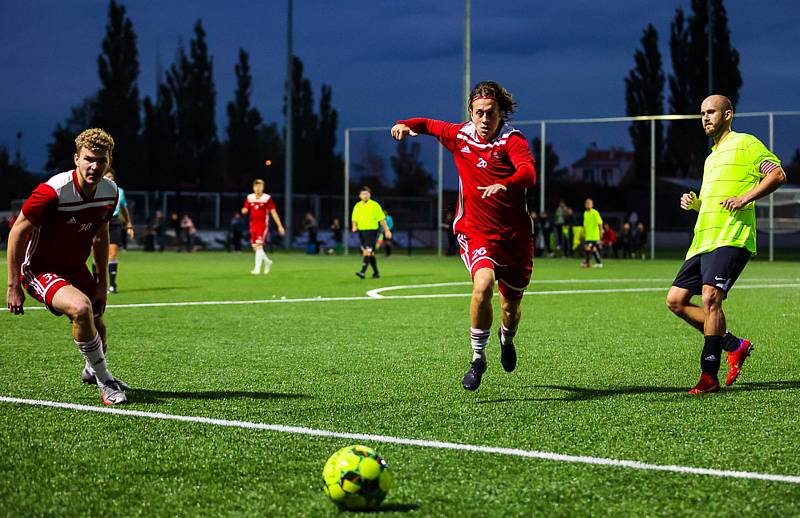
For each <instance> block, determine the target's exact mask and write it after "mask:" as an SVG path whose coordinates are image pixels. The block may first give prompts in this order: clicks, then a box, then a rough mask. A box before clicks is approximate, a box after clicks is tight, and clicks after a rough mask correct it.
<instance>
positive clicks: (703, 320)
mask: <svg viewBox="0 0 800 518" xmlns="http://www.w3.org/2000/svg"><path fill="white" fill-rule="evenodd" d="M700 115H701V120H702V124H703V129H704V130H705V133H706V135H708V136H709V137H711V138H712V139H713V140H714V146H713V147H712V148H711V154H710V155H708V157H707V158H706V162H705V165H704V167H703V185H702V187H701V189H700V195H699V196H698V195H696V194H695V193H694V192H687V193H685V194H683V195H682V196H681V200H680V204H681V208H682V209H683V210H687V211H688V210H694V211H697V212H698V215H697V223H696V224H695V226H694V238H693V239H692V244H691V246H690V247H689V251H688V252H687V253H686V260H685V262H684V263H683V266H682V267H681V269H680V270H679V271H678V274H677V276H676V277H675V281H674V282H673V283H672V287H671V288H670V289H669V293H668V294H667V307H669V309H670V310H671V311H672V312H673V313H675V314H676V315H677V316H679V317H681V318H682V319H683V320H685V321H686V322H687V323H688V324H690V325H691V326H692V327H694V328H696V329H697V330H698V331H700V332H701V333H703V335H704V337H705V341H704V346H703V352H702V354H701V355H700V369H701V374H700V381H699V382H698V383H697V385H696V386H695V387H694V388H693V389H691V390H690V391H689V394H707V393H710V392H718V391H719V389H720V384H719V380H718V379H717V374H718V372H719V366H720V359H721V356H722V351H723V349H724V350H725V351H726V352H727V360H728V377H727V379H726V381H725V384H726V385H731V384H732V383H733V382H734V381H736V378H737V377H738V376H739V372H740V371H741V369H742V365H743V364H744V361H745V360H746V359H747V357H748V356H749V355H750V352H751V351H752V350H753V344H752V343H751V342H750V341H749V340H745V339H743V338H737V337H736V336H734V335H733V334H732V333H730V332H729V331H727V330H726V325H725V314H724V313H723V311H722V301H723V300H725V298H726V297H727V295H728V292H729V291H730V289H731V287H732V286H733V284H734V283H735V282H736V279H738V277H739V275H740V274H741V273H742V270H744V267H745V265H746V264H747V261H748V260H749V259H750V256H751V255H754V254H755V253H756V214H755V201H756V200H758V199H760V198H763V197H764V196H767V195H769V194H770V193H772V192H773V191H775V190H776V189H777V188H778V187H780V186H781V185H782V184H784V183H785V182H786V174H785V173H784V171H783V169H782V168H781V162H780V160H778V158H777V157H776V156H775V155H774V154H773V153H772V152H771V151H769V150H768V149H767V148H766V147H765V146H764V144H762V143H761V141H759V140H758V139H757V138H756V137H754V136H752V135H748V134H747V133H737V132H735V131H733V130H731V123H732V121H733V105H732V104H731V101H730V99H728V98H727V97H724V96H722V95H712V96H710V97H707V98H706V99H705V100H704V101H703V103H702V105H701V107H700ZM697 294H700V295H702V307H701V306H697V305H695V304H692V303H691V298H692V296H693V295H697Z"/></svg>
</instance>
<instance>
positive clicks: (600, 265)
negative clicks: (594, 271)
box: [594, 263, 603, 268]
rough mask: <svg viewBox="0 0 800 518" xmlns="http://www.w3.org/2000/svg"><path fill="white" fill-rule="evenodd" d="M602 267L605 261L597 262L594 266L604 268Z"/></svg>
mask: <svg viewBox="0 0 800 518" xmlns="http://www.w3.org/2000/svg"><path fill="white" fill-rule="evenodd" d="M602 267H603V263H596V264H595V265H594V268H602Z"/></svg>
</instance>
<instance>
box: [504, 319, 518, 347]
mask: <svg viewBox="0 0 800 518" xmlns="http://www.w3.org/2000/svg"><path fill="white" fill-rule="evenodd" d="M516 334H517V329H516V328H514V329H509V328H507V327H506V325H505V324H500V343H501V344H502V345H506V344H513V343H514V336H516Z"/></svg>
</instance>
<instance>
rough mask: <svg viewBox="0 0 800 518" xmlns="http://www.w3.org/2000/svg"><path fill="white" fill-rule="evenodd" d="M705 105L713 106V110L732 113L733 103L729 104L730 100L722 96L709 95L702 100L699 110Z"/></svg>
mask: <svg viewBox="0 0 800 518" xmlns="http://www.w3.org/2000/svg"><path fill="white" fill-rule="evenodd" d="M707 103H708V104H710V105H712V106H714V107H715V108H717V109H718V110H720V111H722V112H726V111H731V112H733V103H732V102H731V100H730V99H728V98H727V97H725V96H724V95H716V94H715V95H709V96H708V97H706V98H705V99H704V100H703V104H701V105H700V109H701V110H702V109H703V108H702V107H703V106H705V105H706V104H707Z"/></svg>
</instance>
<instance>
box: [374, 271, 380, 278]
mask: <svg viewBox="0 0 800 518" xmlns="http://www.w3.org/2000/svg"><path fill="white" fill-rule="evenodd" d="M372 278H373V279H380V278H381V274H379V273H378V272H375V273H373V274H372Z"/></svg>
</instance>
